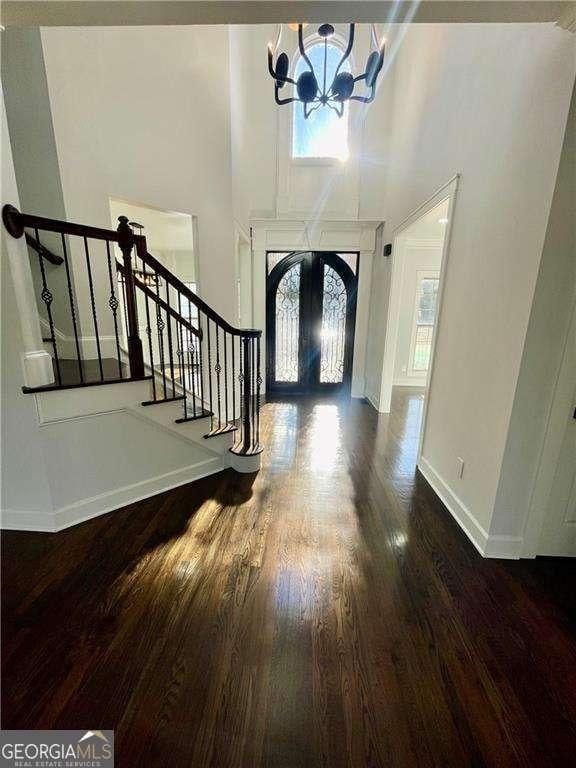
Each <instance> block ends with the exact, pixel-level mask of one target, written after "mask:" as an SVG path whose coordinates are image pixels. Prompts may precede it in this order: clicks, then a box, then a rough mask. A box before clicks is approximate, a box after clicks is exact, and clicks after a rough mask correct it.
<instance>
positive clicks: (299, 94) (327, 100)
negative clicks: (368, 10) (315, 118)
mask: <svg viewBox="0 0 576 768" xmlns="http://www.w3.org/2000/svg"><path fill="white" fill-rule="evenodd" d="M289 26H290V27H291V28H292V27H293V26H294V25H292V24H290V25H289ZM305 26H307V25H306V24H298V49H299V51H300V56H301V57H302V58H303V59H304V61H305V62H306V64H307V65H308V68H307V69H305V70H304V71H303V72H301V74H300V75H299V76H298V79H297V80H294V79H293V78H291V77H289V75H288V70H289V68H290V60H289V58H288V54H286V53H281V54H280V55H279V56H278V58H277V59H276V65H274V55H275V53H276V51H277V50H278V47H279V45H280V38H281V37H282V25H280V28H279V30H278V36H277V38H276V42H275V43H268V71H269V72H270V75H271V76H272V78H273V79H274V81H275V82H274V98H275V100H276V104H279V105H283V104H291V103H292V102H294V101H299V102H301V103H302V104H303V105H304V117H305V118H308V117H309V116H310V114H311V113H312V112H313V111H314V110H316V109H318V107H322V106H327V107H330V109H333V110H334V111H335V112H336V113H337V115H338V117H342V115H343V114H344V104H345V103H346V102H347V101H361V102H363V103H364V104H369V103H370V102H371V101H374V97H375V96H376V81H377V79H378V75H379V74H380V71H381V69H382V65H383V64H384V51H385V41H384V40H381V41H380V42H378V39H377V36H376V28H375V26H374V24H372V35H371V41H372V42H371V51H370V53H369V55H368V58H367V60H366V68H365V70H364V72H363V73H362V74H361V75H357V76H356V77H354V75H352V74H351V73H350V72H341V71H340V69H341V67H342V65H343V64H344V62H345V61H346V60H347V59H348V58H349V56H350V54H351V52H352V48H353V46H354V28H355V25H354V24H350V25H349V33H348V45H347V46H346V50H345V51H344V52H343V54H342V58H341V59H340V62H339V63H338V66H337V67H336V72H335V73H334V77H333V78H332V82H331V83H328V82H327V79H326V65H327V58H328V40H329V39H330V38H331V37H332V36H333V35H334V27H333V26H332V24H322V25H320V26H319V27H318V36H319V37H320V38H321V39H322V40H323V41H324V70H323V73H322V77H319V76H318V75H317V73H316V72H315V71H314V67H313V66H312V62H311V61H310V58H309V57H308V56H307V55H306V47H305V45H304V37H303V35H302V32H303V29H304V27H305ZM361 80H364V81H365V83H366V86H367V88H368V93H367V94H364V95H354V88H355V86H356V83H358V82H360V81H361ZM319 82H321V83H322V88H320V86H319V85H318V83H319ZM286 83H289V84H290V85H293V86H294V93H295V95H294V96H291V97H289V98H283V99H281V98H280V97H279V91H280V90H281V89H282V88H284V86H285V85H286Z"/></svg>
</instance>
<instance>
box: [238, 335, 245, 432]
mask: <svg viewBox="0 0 576 768" xmlns="http://www.w3.org/2000/svg"><path fill="white" fill-rule="evenodd" d="M238 358H239V360H238V367H239V371H240V372H239V373H238V384H239V387H238V388H239V390H240V393H239V394H240V444H241V445H243V443H244V396H243V391H244V365H243V363H244V339H243V337H242V336H240V337H239V339H238Z"/></svg>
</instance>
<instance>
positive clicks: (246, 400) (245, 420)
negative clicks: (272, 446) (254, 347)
mask: <svg viewBox="0 0 576 768" xmlns="http://www.w3.org/2000/svg"><path fill="white" fill-rule="evenodd" d="M242 354H243V357H244V379H243V382H242V384H243V387H244V390H243V393H242V399H243V403H242V405H243V407H242V432H243V437H244V440H243V445H242V451H243V452H246V451H248V450H249V448H250V446H251V443H252V407H253V403H252V397H251V392H252V366H251V360H250V338H249V337H248V336H243V337H242Z"/></svg>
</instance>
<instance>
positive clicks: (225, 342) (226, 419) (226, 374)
mask: <svg viewBox="0 0 576 768" xmlns="http://www.w3.org/2000/svg"><path fill="white" fill-rule="evenodd" d="M223 335H224V417H225V423H226V426H228V338H227V333H226V331H224V332H223Z"/></svg>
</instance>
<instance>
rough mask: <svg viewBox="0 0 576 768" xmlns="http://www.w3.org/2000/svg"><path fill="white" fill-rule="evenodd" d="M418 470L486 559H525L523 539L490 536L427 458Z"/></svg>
mask: <svg viewBox="0 0 576 768" xmlns="http://www.w3.org/2000/svg"><path fill="white" fill-rule="evenodd" d="M418 469H419V470H420V472H421V473H422V474H423V475H424V477H425V478H426V480H427V481H428V483H429V484H430V485H431V486H432V488H433V489H434V491H435V492H436V494H437V496H438V497H439V498H440V500H441V501H442V502H443V504H444V506H445V507H446V508H447V509H448V511H449V512H450V514H451V515H452V517H453V518H454V519H455V520H456V522H457V523H458V525H459V526H460V528H462V530H463V531H464V533H465V534H466V535H467V536H468V538H469V539H470V541H471V542H472V544H474V546H475V547H476V549H477V550H478V552H479V553H480V554H481V555H482V557H493V558H504V559H510V560H517V559H518V558H519V557H520V556H521V554H522V546H523V539H522V538H518V537H513V536H496V535H490V534H489V533H488V532H487V531H486V530H485V529H484V528H483V527H482V526H481V525H480V523H479V522H478V521H477V520H476V518H475V517H474V515H473V514H472V513H471V512H470V510H469V509H468V507H466V505H465V504H464V503H463V502H462V501H461V500H460V499H459V498H458V496H456V494H455V493H454V491H453V490H452V489H451V488H450V486H449V485H448V483H447V482H446V481H445V480H444V479H443V478H442V477H441V476H440V475H439V474H438V472H436V470H435V469H434V468H433V467H432V465H431V464H430V463H429V462H428V461H427V460H426V459H425V458H424V457H423V456H421V457H420V461H419V462H418Z"/></svg>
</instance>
